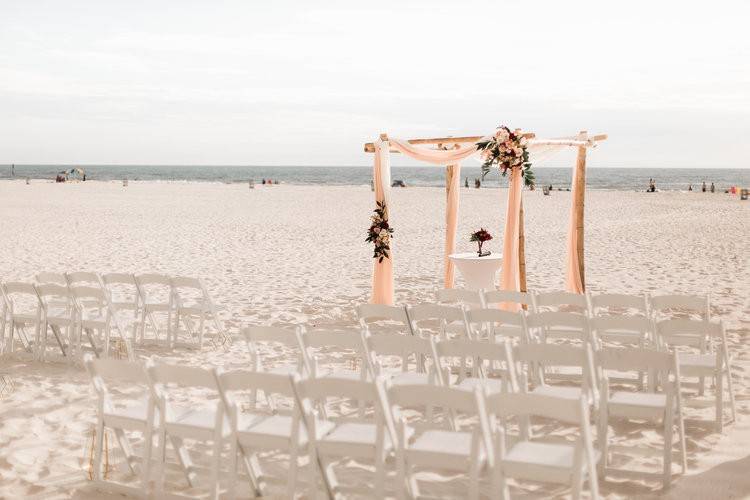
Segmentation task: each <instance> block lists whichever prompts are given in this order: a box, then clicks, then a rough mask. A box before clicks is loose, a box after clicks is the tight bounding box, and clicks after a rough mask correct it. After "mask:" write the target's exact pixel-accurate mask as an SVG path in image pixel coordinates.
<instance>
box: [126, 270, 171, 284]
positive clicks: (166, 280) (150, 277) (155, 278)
mask: <svg viewBox="0 0 750 500" xmlns="http://www.w3.org/2000/svg"><path fill="white" fill-rule="evenodd" d="M135 280H136V282H137V283H138V285H140V286H146V285H162V286H169V287H171V286H172V278H170V277H169V276H167V275H164V274H152V273H149V274H137V275H136V276H135Z"/></svg>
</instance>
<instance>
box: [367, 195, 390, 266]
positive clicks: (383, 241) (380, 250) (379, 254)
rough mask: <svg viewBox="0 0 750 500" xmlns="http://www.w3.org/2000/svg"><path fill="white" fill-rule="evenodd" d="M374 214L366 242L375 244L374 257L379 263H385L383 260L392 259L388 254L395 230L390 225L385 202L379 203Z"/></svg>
mask: <svg viewBox="0 0 750 500" xmlns="http://www.w3.org/2000/svg"><path fill="white" fill-rule="evenodd" d="M373 212H374V215H372V216H371V217H370V229H368V230H367V239H366V240H365V241H367V242H368V243H375V251H374V252H373V255H372V257H373V258H374V259H378V262H383V259H388V258H390V256H389V255H388V252H389V251H390V249H391V246H390V243H391V235H392V234H393V228H391V226H389V225H388V209H387V207H386V206H385V202H384V201H378V202H377V208H375V210H373Z"/></svg>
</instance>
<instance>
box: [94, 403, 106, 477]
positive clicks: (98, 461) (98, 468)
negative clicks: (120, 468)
mask: <svg viewBox="0 0 750 500" xmlns="http://www.w3.org/2000/svg"><path fill="white" fill-rule="evenodd" d="M94 432H95V433H96V455H95V457H94V481H99V480H101V475H102V450H103V447H104V420H102V418H101V417H99V421H98V422H97V424H96V430H94Z"/></svg>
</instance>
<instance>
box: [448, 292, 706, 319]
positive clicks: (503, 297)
mask: <svg viewBox="0 0 750 500" xmlns="http://www.w3.org/2000/svg"><path fill="white" fill-rule="evenodd" d="M436 300H437V302H438V303H463V304H466V305H468V306H470V307H476V306H480V307H494V306H498V305H500V304H504V303H507V304H517V305H520V306H523V307H524V309H526V310H529V311H531V312H542V311H548V310H560V308H564V309H566V310H569V311H573V312H579V313H587V314H588V315H589V316H591V317H596V316H603V315H607V314H611V313H613V312H615V313H618V314H624V313H627V314H630V315H638V316H643V317H647V318H652V319H654V320H657V321H658V320H662V319H668V318H669V317H671V314H670V313H674V312H680V313H682V314H683V315H684V314H690V315H692V317H694V318H697V319H702V320H705V321H710V320H711V308H710V301H709V296H708V295H688V294H663V295H650V294H643V295H630V294H621V293H592V292H587V293H585V294H578V293H571V292H559V291H553V292H535V291H528V292H512V291H505V290H479V291H475V290H466V289H459V288H451V289H442V290H438V291H437V292H436Z"/></svg>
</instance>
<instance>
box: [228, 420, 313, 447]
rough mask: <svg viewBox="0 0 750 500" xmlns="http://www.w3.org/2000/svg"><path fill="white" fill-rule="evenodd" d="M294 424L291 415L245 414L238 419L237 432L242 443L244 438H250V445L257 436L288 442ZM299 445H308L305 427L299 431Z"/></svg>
mask: <svg viewBox="0 0 750 500" xmlns="http://www.w3.org/2000/svg"><path fill="white" fill-rule="evenodd" d="M293 422H294V419H293V418H292V417H291V416H289V415H267V414H263V413H243V414H240V415H239V418H238V422H237V432H238V433H239V434H240V441H245V439H243V438H250V439H249V441H250V443H252V441H253V437H254V436H257V435H262V436H272V437H274V438H281V439H287V440H288V439H291V437H292V424H293ZM299 443H300V445H301V446H305V445H306V444H307V432H306V431H305V428H304V426H303V427H301V428H300V429H299Z"/></svg>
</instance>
